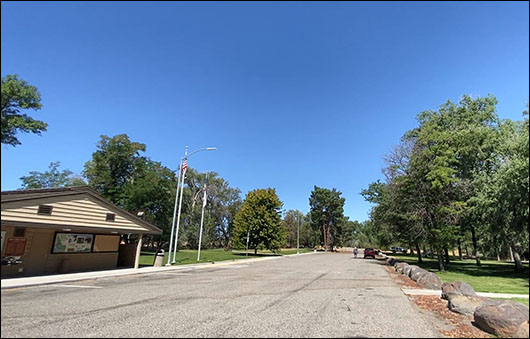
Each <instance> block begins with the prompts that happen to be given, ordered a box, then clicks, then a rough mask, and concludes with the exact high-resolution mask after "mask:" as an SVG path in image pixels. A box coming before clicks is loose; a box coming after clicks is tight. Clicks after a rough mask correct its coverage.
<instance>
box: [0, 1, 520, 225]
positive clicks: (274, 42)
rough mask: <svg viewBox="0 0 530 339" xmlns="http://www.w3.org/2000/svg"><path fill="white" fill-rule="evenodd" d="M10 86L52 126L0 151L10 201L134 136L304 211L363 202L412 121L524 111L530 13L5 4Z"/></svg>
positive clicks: (461, 7) (363, 215)
mask: <svg viewBox="0 0 530 339" xmlns="http://www.w3.org/2000/svg"><path fill="white" fill-rule="evenodd" d="M1 9H2V11H1V62H2V68H1V73H2V76H5V75H6V74H12V73H17V74H19V75H20V77H21V78H23V79H25V80H26V81H28V82H29V83H30V84H32V85H34V86H36V87H37V88H38V89H39V91H40V92H41V95H42V104H43V108H42V109H41V110H40V111H38V112H32V113H31V115H32V116H33V117H35V118H37V119H42V120H44V121H46V122H47V123H48V124H49V127H48V131H47V132H46V133H44V134H43V135H42V136H36V135H21V136H20V140H21V142H22V145H21V146H17V147H15V148H13V147H10V146H5V145H3V146H2V148H1V151H2V152H1V154H2V156H1V160H2V164H1V170H2V172H1V173H2V174H1V188H2V190H9V189H16V188H19V187H20V180H19V177H21V176H23V175H27V174H28V172H29V171H32V170H38V171H44V170H46V169H47V167H48V165H49V163H50V162H52V161H61V164H62V166H61V168H62V169H66V168H68V169H70V170H72V171H74V172H77V173H80V172H81V171H82V169H83V165H84V163H85V162H86V161H88V160H89V159H90V158H91V154H92V152H94V151H95V149H96V143H97V142H98V140H99V136H100V135H108V136H114V135H116V134H121V133H126V134H128V135H129V136H130V138H131V139H132V140H133V141H138V142H142V143H145V144H146V145H147V152H146V155H147V156H149V157H151V158H152V159H153V160H157V161H161V162H162V163H163V164H164V165H166V166H168V167H170V168H172V169H175V168H176V167H177V166H178V162H179V159H180V157H181V156H182V154H183V152H184V146H185V145H189V147H190V149H191V150H194V149H197V148H202V147H210V146H214V147H217V148H218V151H215V152H201V153H197V154H196V155H194V156H193V157H191V158H190V160H189V165H190V166H191V167H194V168H196V169H198V170H199V171H216V172H218V173H219V174H220V175H221V176H222V177H224V178H225V179H227V180H228V181H229V182H230V184H231V185H233V186H236V187H239V188H240V189H241V190H242V192H243V194H246V193H247V192H248V191H249V190H253V189H256V188H265V187H274V188H276V190H277V193H278V195H279V197H280V199H281V200H282V201H283V202H284V208H285V209H300V210H302V211H304V212H307V211H308V209H309V204H308V198H309V195H310V192H311V190H312V189H313V185H317V186H321V187H328V188H333V187H335V188H337V189H338V190H340V191H341V192H343V196H344V197H345V198H346V206H345V213H346V215H348V216H349V217H350V218H351V219H357V220H365V219H367V218H368V211H369V209H370V205H369V204H368V203H366V202H364V200H363V198H362V197H361V196H360V194H359V192H360V191H361V190H362V189H363V188H366V187H367V186H368V184H369V183H370V182H372V181H375V180H377V179H382V178H383V175H382V173H381V168H382V167H383V165H384V163H383V160H382V157H383V155H384V154H386V153H387V152H388V151H389V150H390V148H391V147H392V145H395V144H397V143H398V142H399V138H400V137H401V136H402V135H403V133H404V132H405V131H407V130H409V129H411V128H413V127H415V126H416V120H415V117H416V114H417V113H419V112H421V111H423V110H427V109H436V108H437V107H438V106H439V105H440V104H442V103H443V102H445V101H446V100H447V99H451V100H453V101H458V100H459V98H460V97H461V96H462V94H470V95H473V96H485V95H487V94H490V93H491V94H494V95H495V96H496V97H497V99H498V100H499V105H498V113H499V115H500V116H501V117H502V118H510V119H520V118H521V112H522V111H523V109H524V108H525V104H526V102H528V92H529V89H528V84H529V70H528V64H529V53H528V52H529V19H528V2H518V3H510V2H502V3H500V2H498V3H495V2H483V3H465V2H450V3H443V2H432V3H416V2H410V3H397V2H390V3H362V2H322V3H319V2H306V3H304V2H297V3H289V2H271V3H244V2H237V3H195V2H194V3H183V2H119V3H118V2H116V3H112V2H96V3H88V2H87V3H83V2H80V3H77V2H76V3H68V2H46V3H38V2H27V3H25V2H2V3H1Z"/></svg>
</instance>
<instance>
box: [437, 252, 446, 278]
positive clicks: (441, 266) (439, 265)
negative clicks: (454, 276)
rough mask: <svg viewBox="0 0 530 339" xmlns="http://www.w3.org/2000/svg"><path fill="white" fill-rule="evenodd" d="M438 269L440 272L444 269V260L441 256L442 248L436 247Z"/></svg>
mask: <svg viewBox="0 0 530 339" xmlns="http://www.w3.org/2000/svg"><path fill="white" fill-rule="evenodd" d="M438 270H439V271H440V272H443V271H445V268H444V260H443V256H442V249H441V248H440V249H438Z"/></svg>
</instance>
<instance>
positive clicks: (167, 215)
mask: <svg viewBox="0 0 530 339" xmlns="http://www.w3.org/2000/svg"><path fill="white" fill-rule="evenodd" d="M145 149H146V147H145V145H144V144H142V143H138V142H133V141H131V140H130V139H129V137H128V136H127V135H126V134H120V135H116V136H114V137H112V138H111V137H108V136H105V135H103V136H101V139H100V141H99V143H98V145H97V150H96V151H95V152H94V153H93V154H92V160H90V161H88V162H86V163H85V170H84V172H83V174H84V176H85V177H86V178H87V179H88V185H89V186H90V187H92V188H93V189H94V190H96V191H97V192H99V193H100V194H101V195H102V196H103V197H105V198H106V199H108V200H109V201H111V202H113V203H114V204H116V205H118V206H120V207H122V208H124V209H126V210H128V211H130V212H132V213H134V214H136V213H137V212H140V211H142V212H144V218H146V219H147V220H149V221H151V222H153V223H154V224H155V225H156V226H158V227H159V228H161V229H162V230H163V234H162V241H163V242H167V241H168V240H169V236H170V235H169V233H170V232H169V228H170V226H171V217H172V212H173V201H174V199H175V193H176V187H177V179H176V176H175V173H173V171H171V170H170V169H168V168H167V167H165V166H163V165H161V164H160V163H159V162H156V161H152V160H151V159H149V158H147V157H145V156H143V155H141V152H145Z"/></svg>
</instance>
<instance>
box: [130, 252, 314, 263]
mask: <svg viewBox="0 0 530 339" xmlns="http://www.w3.org/2000/svg"><path fill="white" fill-rule="evenodd" d="M312 251H313V250H312V249H309V248H301V249H300V253H307V252H312ZM289 254H296V248H295V249H292V248H288V249H282V250H281V251H280V252H279V253H278V254H274V253H272V252H270V251H258V254H257V255H254V251H253V250H252V251H251V250H249V252H248V257H247V256H246V252H245V251H225V250H224V249H222V248H218V249H208V250H201V260H200V261H197V250H179V251H178V252H177V258H176V260H175V264H174V265H186V264H197V263H205V262H218V261H226V260H238V259H247V258H257V257H265V256H280V255H289ZM167 257H168V253H167V252H166V253H164V264H166V262H167ZM154 260H155V253H153V252H144V251H142V252H141V253H140V266H152V265H153V263H154Z"/></svg>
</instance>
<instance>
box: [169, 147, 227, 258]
mask: <svg viewBox="0 0 530 339" xmlns="http://www.w3.org/2000/svg"><path fill="white" fill-rule="evenodd" d="M216 149H217V148H215V147H207V148H201V149H198V150H196V151H193V152H191V153H190V154H189V155H188V146H186V150H185V151H184V157H183V158H182V161H183V163H182V181H181V183H182V184H181V185H180V186H181V188H180V202H179V213H178V216H177V231H176V232H175V246H174V248H175V249H174V253H173V261H172V262H171V263H172V264H174V263H175V262H176V259H175V258H176V257H177V247H178V238H179V226H180V215H181V213H180V212H181V210H182V193H183V192H184V179H185V178H186V170H187V169H188V158H189V157H191V156H192V155H193V154H195V153H197V152H200V151H215V150H216Z"/></svg>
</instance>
